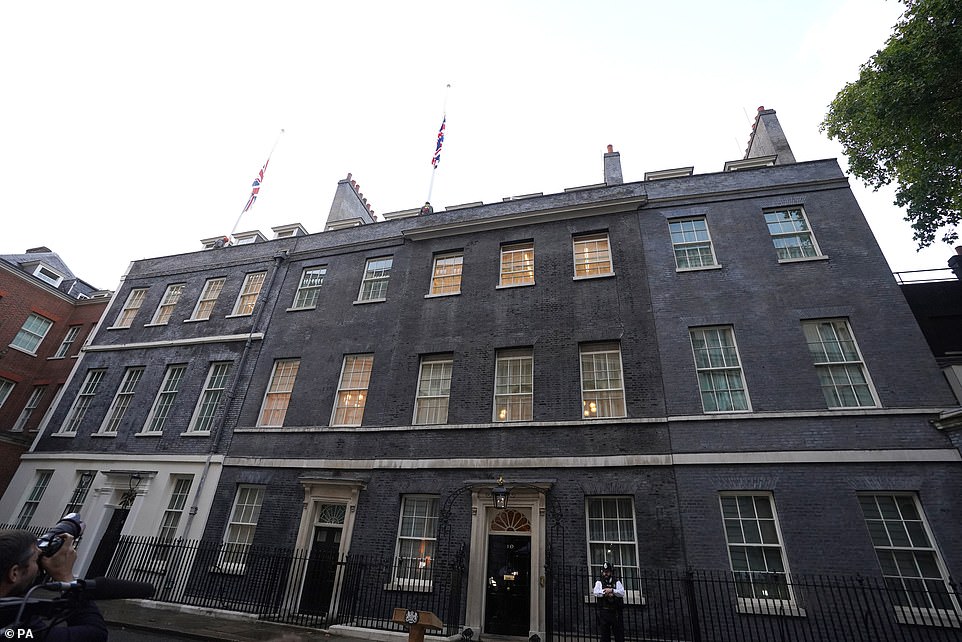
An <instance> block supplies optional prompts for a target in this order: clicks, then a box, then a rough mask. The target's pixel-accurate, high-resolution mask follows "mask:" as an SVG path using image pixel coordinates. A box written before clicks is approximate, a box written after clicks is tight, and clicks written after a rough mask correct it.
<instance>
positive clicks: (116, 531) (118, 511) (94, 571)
mask: <svg viewBox="0 0 962 642" xmlns="http://www.w3.org/2000/svg"><path fill="white" fill-rule="evenodd" d="M129 513H130V510H129V509H127V508H115V509H114V513H113V515H111V516H110V522H109V523H108V524H107V528H106V529H105V530H104V534H103V536H102V537H101V538H100V545H99V546H98V547H97V552H96V553H94V556H93V559H92V560H90V566H88V567H87V577H104V576H106V575H107V570H108V569H109V568H110V561H111V560H112V559H113V558H114V551H116V550H117V544H118V543H119V542H120V532H121V531H122V530H124V522H126V521H127V515H128V514H129Z"/></svg>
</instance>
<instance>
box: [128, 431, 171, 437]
mask: <svg viewBox="0 0 962 642" xmlns="http://www.w3.org/2000/svg"><path fill="white" fill-rule="evenodd" d="M133 436H134V437H163V436H164V433H163V431H162V430H155V431H153V432H135V433H134V434H133Z"/></svg>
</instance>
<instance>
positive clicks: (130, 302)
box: [111, 288, 147, 328]
mask: <svg viewBox="0 0 962 642" xmlns="http://www.w3.org/2000/svg"><path fill="white" fill-rule="evenodd" d="M146 297H147V288H134V289H132V290H131V291H130V292H129V293H128V294H127V300H126V301H124V307H122V308H121V309H120V313H119V314H118V315H117V318H116V319H115V320H114V324H113V326H111V327H113V328H129V327H130V326H132V325H133V324H134V319H135V318H136V317H137V313H138V312H139V311H140V308H141V307H142V306H143V305H144V299H145V298H146Z"/></svg>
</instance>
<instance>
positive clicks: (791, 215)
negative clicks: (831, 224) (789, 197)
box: [765, 207, 821, 261]
mask: <svg viewBox="0 0 962 642" xmlns="http://www.w3.org/2000/svg"><path fill="white" fill-rule="evenodd" d="M765 223H766V224H768V233H769V234H771V235H772V243H774V244H775V252H776V253H777V254H778V260H779V261H790V260H792V259H804V258H809V257H812V256H820V255H821V252H819V250H818V244H817V243H816V242H815V236H814V235H812V229H811V228H810V227H809V225H808V219H807V218H806V217H805V212H804V211H803V210H802V208H800V207H790V208H787V209H780V210H772V211H769V212H765Z"/></svg>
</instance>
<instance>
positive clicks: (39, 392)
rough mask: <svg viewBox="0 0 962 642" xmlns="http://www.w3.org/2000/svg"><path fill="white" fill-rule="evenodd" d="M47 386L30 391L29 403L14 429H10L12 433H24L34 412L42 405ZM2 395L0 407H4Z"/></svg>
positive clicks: (0, 395) (0, 396)
mask: <svg viewBox="0 0 962 642" xmlns="http://www.w3.org/2000/svg"><path fill="white" fill-rule="evenodd" d="M46 390H47V386H46V384H41V385H39V386H34V387H33V390H31V391H30V398H29V399H27V403H25V404H24V405H23V410H21V411H20V416H19V417H17V421H16V422H14V424H13V428H11V429H10V431H11V432H23V429H24V428H26V426H27V422H28V421H30V416H31V415H32V414H33V411H34V410H36V409H37V406H39V405H40V400H41V399H42V398H43V393H44V392H46ZM2 396H3V395H2V394H0V406H2V405H3V399H2Z"/></svg>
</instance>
